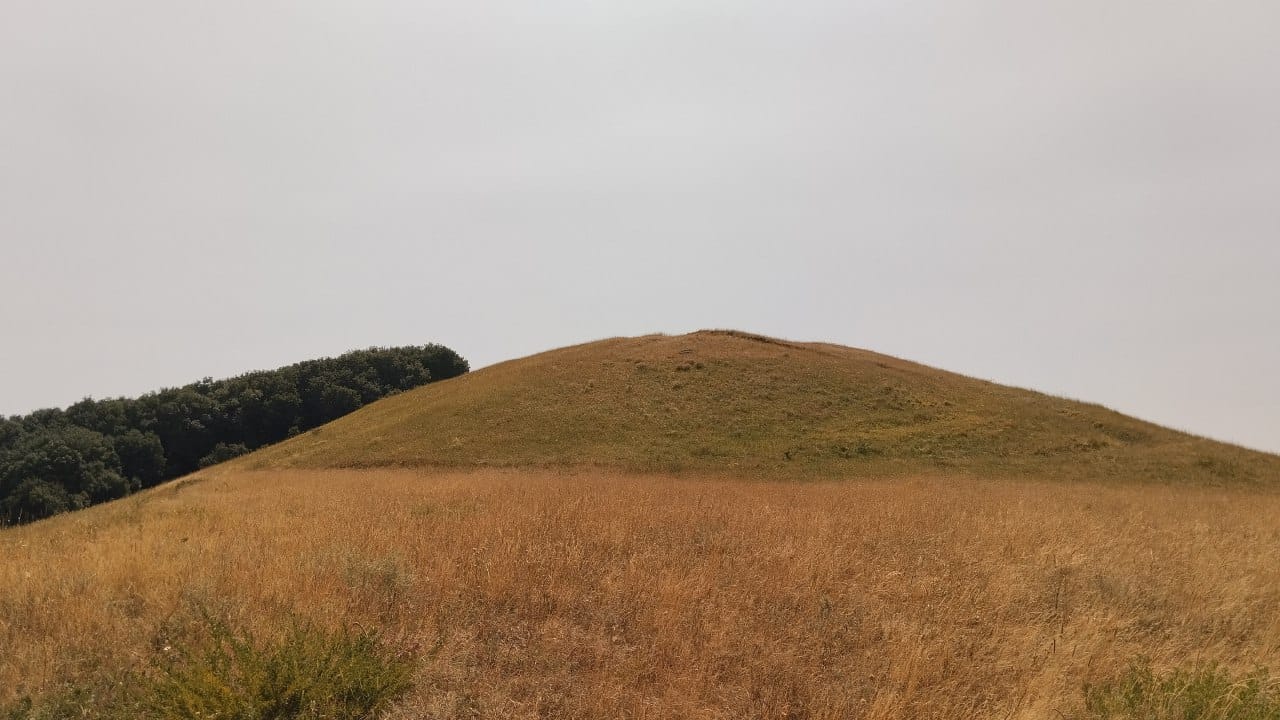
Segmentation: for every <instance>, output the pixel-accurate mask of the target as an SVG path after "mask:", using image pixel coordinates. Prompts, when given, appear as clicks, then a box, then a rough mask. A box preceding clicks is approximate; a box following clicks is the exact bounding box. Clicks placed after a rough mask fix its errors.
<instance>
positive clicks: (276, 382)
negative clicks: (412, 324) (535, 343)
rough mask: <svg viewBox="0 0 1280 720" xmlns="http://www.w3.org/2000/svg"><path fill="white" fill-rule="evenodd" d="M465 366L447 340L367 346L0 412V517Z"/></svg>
mask: <svg viewBox="0 0 1280 720" xmlns="http://www.w3.org/2000/svg"><path fill="white" fill-rule="evenodd" d="M468 369H469V368H468V365H467V361H466V360H464V359H463V358H462V357H461V356H459V355H458V354H457V353H456V352H454V351H453V350H450V349H449V348H447V347H444V346H443V345H434V344H433V345H424V346H420V347H418V346H411V347H399V348H370V349H368V350H357V351H355V352H350V353H347V354H345V355H342V356H339V357H336V358H323V359H320V360H309V361H306V362H301V363H297V364H295V365H290V366H288V367H283V368H280V369H278V370H267V371H259V372H251V373H247V374H245V375H240V376H238V377H234V378H230V379H227V380H216V381H215V380H212V379H210V378H205V379H204V380H201V381H200V382H196V383H192V384H190V385H185V386H183V387H178V388H166V389H164V390H160V391H158V392H153V393H148V394H146V395H143V396H142V397H138V398H107V399H104V400H93V399H85V400H81V401H80V402H78V403H76V404H74V405H72V406H71V407H68V408H66V409H65V410H61V409H47V410H37V411H35V412H33V413H31V414H29V415H23V416H13V417H9V418H3V417H0V524H17V523H24V522H31V521H33V520H39V519H41V518H45V517H48V516H50V515H55V514H57V513H61V512H66V511H69V510H78V509H80V508H85V507H88V506H90V505H93V504H95V503H100V502H105V501H107V500H113V499H115V498H119V497H123V496H125V495H128V494H129V493H132V492H135V491H137V490H140V489H142V488H147V487H151V486H152V485H156V484H158V483H160V482H163V481H165V480H169V479H172V478H175V477H178V476H181V475H185V474H187V473H189V472H192V471H194V470H196V469H199V468H201V467H207V466H209V465H213V464H216V463H219V462H223V461H225V460H230V459H231V458H234V457H236V456H238V455H243V454H244V453H247V452H250V451H252V450H255V449H257V448H260V447H262V446H264V445H268V444H271V443H275V442H279V441H281V440H284V439H286V438H289V437H292V436H293V435H297V434H298V433H300V432H303V431H306V430H309V429H311V428H314V427H317V426H319V425H322V424H324V423H327V422H329V421H330V420H334V419H336V418H339V417H341V416H343V415H346V414H347V413H349V412H351V411H353V410H356V409H358V408H360V407H361V406H363V405H366V404H368V403H371V402H373V401H374V400H378V399H380V398H383V397H386V396H387V395H392V394H394V393H397V392H401V391H403V390H409V389H411V388H415V387H418V386H419V385H423V384H426V383H429V382H433V381H436V380H444V379H447V378H451V377H455V376H457V375H461V374H463V373H465V372H467V370H468Z"/></svg>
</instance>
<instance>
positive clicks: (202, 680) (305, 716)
mask: <svg viewBox="0 0 1280 720" xmlns="http://www.w3.org/2000/svg"><path fill="white" fill-rule="evenodd" d="M412 671H413V661H412V659H411V658H410V657H409V656H408V655H407V654H404V653H394V652H392V651H391V649H390V648H388V647H387V646H385V645H384V644H383V643H382V642H381V640H380V639H379V637H378V636H377V635H376V634H375V633H371V632H364V631H353V630H339V631H334V632H331V631H326V630H323V629H320V628H317V627H315V626H312V625H307V624H300V623H299V624H294V625H293V626H292V628H291V629H290V630H289V632H288V633H287V634H286V635H285V636H284V638H282V639H281V640H280V641H279V642H278V643H275V644H263V643H260V642H258V641H256V640H255V638H253V637H252V636H250V635H249V634H247V633H243V632H237V631H235V630H233V629H232V628H230V627H229V626H228V625H227V624H226V623H224V622H221V621H217V620H211V619H210V620H207V622H206V623H205V626H204V627H203V629H202V631H201V632H200V637H198V638H197V639H196V641H195V642H194V643H193V644H192V645H190V646H188V647H184V648H180V649H179V648H166V649H165V650H164V651H163V652H162V654H161V655H160V656H159V657H158V658H157V661H156V662H155V663H153V666H152V667H151V668H149V669H148V670H147V671H145V672H139V673H132V674H129V675H128V676H125V677H124V678H123V679H121V680H118V681H116V682H115V683H110V682H108V683H103V682H92V683H85V684H84V685H82V686H69V687H66V688H65V689H63V690H62V691H61V692H57V693H54V694H51V695H49V696H46V697H45V698H44V699H43V700H42V701H41V702H39V703H38V704H37V703H34V702H32V701H31V699H29V698H24V699H22V700H20V701H18V702H17V703H15V704H13V705H11V706H10V707H8V708H5V709H3V710H0V720H54V719H55V718H72V717H75V718H91V719H95V720H123V719H124V718H130V719H133V718H137V719H138V720H187V719H189V718H217V719H218V720H364V719H365V718H372V717H374V715H375V713H378V712H380V711H382V710H384V709H385V708H386V707H387V705H388V704H389V703H390V702H391V701H392V700H394V699H395V698H396V697H398V696H399V695H401V694H403V693H404V692H405V691H406V690H408V688H409V686H410V678H411V674H412ZM113 685H114V686H116V687H114V688H113V687H112V686H113Z"/></svg>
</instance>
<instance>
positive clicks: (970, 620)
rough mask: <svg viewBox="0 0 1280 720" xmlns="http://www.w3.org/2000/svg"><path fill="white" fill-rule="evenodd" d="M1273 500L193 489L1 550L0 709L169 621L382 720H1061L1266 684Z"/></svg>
mask: <svg viewBox="0 0 1280 720" xmlns="http://www.w3.org/2000/svg"><path fill="white" fill-rule="evenodd" d="M1277 558H1280V494H1277V493H1275V492H1269V491H1263V490H1257V489H1220V488H1218V489H1210V488H1196V487H1166V486H1152V485H1143V486H1134V487H1118V486H1107V485H1093V484H1083V483H1082V484H1057V483H1055V484H1040V483H1032V482H1011V481H999V482H995V481H992V482H983V481H976V480H962V479H949V478H918V479H912V480H892V481H889V480H885V481H860V482H842V483H821V482H815V483H787V482H746V481H730V480H713V479H692V478H671V477H661V476H634V475H623V474H608V475H598V474H590V473H587V472H585V471H583V472H578V473H575V474H566V473H554V472H550V471H547V472H517V471H509V472H500V471H478V472H457V473H431V472H427V471H409V470H378V471H301V470H286V471H277V472H228V471H222V472H219V471H217V470H214V471H210V472H207V473H206V474H205V476H204V479H198V480H196V481H194V482H193V481H184V482H180V483H178V484H171V485H167V486H164V487H161V488H158V489H156V490H155V491H151V492H148V493H145V494H143V495H140V496H136V497H134V498H129V499H126V500H123V501H119V502H116V503H112V504H110V505H106V506H102V507H98V508H93V509H90V510H88V511H86V512H83V513H76V514H73V515H69V516H64V517H60V518H56V519H54V520H52V521H47V522H43V523H37V524H35V525H32V526H28V527H22V528H15V529H9V530H4V531H0V706H3V704H4V703H5V702H8V701H12V700H14V699H15V698H17V697H19V696H20V695H23V694H31V695H33V696H34V697H37V698H38V697H40V696H41V695H44V694H48V693H50V692H53V691H55V690H56V689H57V688H58V687H59V684H60V683H62V682H65V681H68V680H75V681H79V680H82V679H85V678H95V677H97V678H110V677H111V676H112V673H114V672H119V671H121V670H122V669H127V668H137V667H144V666H145V665H146V663H147V662H148V661H149V659H150V658H152V657H153V656H154V655H155V654H157V653H162V652H165V649H166V647H167V646H168V644H169V643H170V642H172V640H171V638H172V637H176V636H180V635H181V633H182V627H183V623H186V622H188V620H189V618H191V617H193V613H194V612H196V609H200V610H201V611H203V612H211V613H215V614H217V616H218V617H221V618H225V619H226V620H227V621H228V622H231V623H234V624H235V625H236V626H238V627H243V628H246V629H247V630H250V631H252V632H254V633H257V634H259V635H262V636H272V635H281V634H283V633H285V632H286V631H287V628H288V627H289V624H290V623H291V622H296V620H297V619H298V618H303V619H305V620H307V621H310V622H314V623H317V624H319V625H322V626H329V627H334V628H337V627H342V626H346V627H362V628H363V627H376V628H378V629H380V631H381V633H382V634H383V636H384V637H387V638H390V639H391V640H393V641H394V642H395V643H397V645H398V646H399V647H409V648H414V652H415V654H416V656H417V658H418V662H417V666H416V671H415V673H416V674H415V682H414V688H413V690H412V691H411V692H410V694H409V695H407V696H405V697H404V698H403V699H402V700H401V702H400V705H399V707H397V709H396V710H394V711H393V713H392V715H391V717H392V718H396V719H398V720H399V719H407V718H418V717H427V718H464V717H467V718H469V717H484V718H536V717H547V718H708V719H710V718H726V719H727V718H746V717H760V718H886V719H887V718H948V719H953V718H1054V717H1067V718H1071V717H1074V716H1076V715H1078V713H1079V712H1080V710H1081V702H1082V686H1083V684H1084V683H1086V682H1090V681H1097V680H1102V679H1106V678H1109V677H1113V676H1116V675H1117V674H1119V673H1122V672H1123V671H1124V670H1125V668H1126V667H1127V666H1128V664H1129V663H1130V662H1131V661H1132V660H1133V659H1134V658H1136V657H1138V656H1140V655H1145V656H1148V657H1149V658H1150V659H1151V661H1152V664H1153V665H1154V666H1155V667H1156V668H1164V667H1175V666H1177V667H1185V666H1188V665H1194V664H1196V663H1199V662H1208V661H1212V662H1218V663H1221V664H1222V665H1223V666H1224V667H1226V668H1229V669H1232V670H1233V671H1234V670H1240V671H1246V670H1248V669H1250V668H1253V667H1254V666H1257V665H1266V664H1271V665H1273V666H1274V665H1276V664H1278V662H1277V661H1280V563H1278V562H1277Z"/></svg>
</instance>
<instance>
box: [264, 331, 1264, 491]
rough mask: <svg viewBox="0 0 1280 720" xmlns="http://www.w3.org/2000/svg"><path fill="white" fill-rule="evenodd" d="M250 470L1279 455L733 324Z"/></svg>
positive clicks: (324, 430)
mask: <svg viewBox="0 0 1280 720" xmlns="http://www.w3.org/2000/svg"><path fill="white" fill-rule="evenodd" d="M244 462H246V463H247V464H248V465H249V466H250V467H257V468H280V467H299V468H319V467H380V466H445V467H466V466H521V467H530V466H533V467H566V466H586V467H609V468H617V469H625V470H642V471H662V472H668V471H670V472H678V471H687V470H692V471H700V472H712V473H726V474H735V475H761V476H769V477H778V476H794V477H862V476H872V475H884V474H899V473H902V474H906V473H910V474H920V473H926V474H982V475H1000V476H1020V477H1034V478H1051V479H1112V478H1114V479H1121V480H1124V479H1131V480H1156V481H1189V482H1209V483H1227V482H1231V483H1235V482H1264V481H1271V480H1277V479H1280V456H1275V455H1269V454H1266V453H1261V452H1255V451H1251V450H1246V449H1244V448H1240V447H1236V446H1232V445H1228V444H1225V443H1219V442H1215V441H1211V440H1206V439H1203V438H1199V437H1195V436H1192V435H1188V434H1185V433H1181V432H1177V431H1174V430H1170V429H1167V428H1163V427H1160V426H1157V425H1154V424H1151V423H1147V422H1143V421H1140V420H1137V419H1134V418H1131V417H1128V416H1125V415H1122V414H1120V413H1117V412H1114V411H1111V410H1108V409H1106V408H1103V407H1101V406H1098V405H1092V404H1087V403H1082V402H1075V401H1071V400H1065V399H1061V398H1056V397H1051V396H1048V395H1044V394H1042V393H1037V392H1033V391H1029V390H1022V389H1017V388H1011V387H1006V386H1002V385H997V384H994V383H991V382H986V381H982V380H977V379H973V378H969V377H965V376H962V375H957V374H954V373H950V372H945V371H942V370H937V369H934V368H930V367H926V366H923V365H919V364H916V363H912V362H908V361H905V360H901V359H897V358H893V357H889V356H886V355H881V354H877V353H874V352H869V351H866V350H858V349H854V348H848V347H842V346H837V345H830V344H823V343H798V342H788V341H783V340H777V339H773V338H768V337H763V336H759V335H752V334H748V333H743V332H737V331H719V330H713V331H700V332H695V333H691V334H688V335H680V336H668V335H646V336H642V337H635V338H614V339H608V340H602V341H598V342H592V343H587V344H584V345H576V346H572V347H567V348H562V349H559V350H553V351H550V352H545V353H541V354H538V355H534V356H531V357H527V358H522V359H519V360H512V361H509V362H504V363H501V364H498V365H494V366H491V367H487V368H483V369H481V370H477V371H474V372H471V373H469V374H466V375H463V376H460V377H457V378H454V379H451V380H447V381H444V382H440V383H436V384H433V385H429V386H425V387H422V388H418V389H415V390H411V391H408V392H404V393H401V394H399V395H395V396H393V397H389V398H386V399H384V400H381V401H379V402H376V403H374V404H372V405H370V406H368V407H365V408H363V409H361V410H359V411H357V412H355V413H353V414H351V415H348V416H346V417H344V418H341V419H339V420H336V421H334V422H332V423H330V424H328V425H326V426H323V427H321V428H317V429H315V430H312V431H310V432H308V433H305V434H303V435H301V436H298V437H296V438H294V439H292V440H290V441H287V442H285V443H282V444H280V445H277V446H274V447H271V448H267V449H265V450H263V451H261V452H259V453H256V454H254V455H252V456H249V457H248V458H245V460H244Z"/></svg>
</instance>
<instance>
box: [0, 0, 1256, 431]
mask: <svg viewBox="0 0 1280 720" xmlns="http://www.w3.org/2000/svg"><path fill="white" fill-rule="evenodd" d="M1277 27H1280V4H1277V3H1276V2H1275V0H1256V1H1253V0H1228V1H1227V2H1215V3H1210V2H1207V1H1206V0H1197V1H1194V2H1193V1H1190V0H1126V2H1114V1H1113V0H1038V1H1037V2H1027V1H1026V0H998V1H997V0H970V1H969V2H954V1H952V0H933V1H930V2H925V1H921V2H911V1H909V0H899V1H897V2H890V1H889V0H866V1H863V2H858V1H857V0H841V1H838V2H836V1H833V2H817V1H795V0H786V1H783V0H776V1H775V2H752V1H750V0H732V1H730V0H718V1H706V2H697V1H696V0H695V1H690V0H681V1H679V2H676V1H674V0H645V2H634V3H622V2H609V1H607V0H595V1H593V2H587V1H586V0H581V1H577V2H575V1H568V0H537V1H536V2H531V1H530V0H519V1H512V2H485V1H483V0H481V1H477V0H466V1H465V2H455V3H448V4H437V3H431V2H420V1H419V2H409V1H408V0H405V1H403V2H391V1H370V0H361V1H360V2H352V1H351V0H344V1H343V2H335V1H331V0H272V1H269V2H262V1H261V0H257V1H254V2H233V1H227V2H216V3H213V2H190V1H189V0H116V1H115V2H110V3H103V2H96V1H92V0H71V1H68V0H0V290H2V294H0V412H4V413H16V412H25V411H29V410H31V409H33V408H36V407H41V406H51V405H65V404H67V403H69V402H73V401H75V400H77V399H79V398H81V397H84V396H86V395H92V396H95V397H102V396H107V395H118V394H136V393H139V392H142V391H146V390H150V389H155V388H157V387H160V386H164V385H174V384H180V383H184V382H188V381H191V380H195V379H197V378H200V377H202V376H206V375H209V376H215V377H221V376H227V375H232V374H236V373H239V372H243V371H246V370H250V369H255V368H266V367H274V366H277V365H282V364H287V363H289V362H293V361H297V360H302V359H306V358H310V357H314V356H319V355H326V354H336V353H339V352H341V351H344V350H347V349H351V348H356V347H364V346H369V345H398V344H410V343H415V344H418V343H424V342H431V341H436V342H442V343H445V344H447V345H449V346H451V347H453V348H455V349H457V350H458V351H459V352H461V353H462V354H463V355H465V356H466V357H468V358H470V359H471V361H472V363H473V365H474V366H482V365H485V364H488V363H492V362H496V361H499V360H503V359H507V358H512V357H517V356H520V355H525V354H529V353H531V352H535V351H538V350H543V349H547V348H551V347H555V346H559V345H564V344H568V343H572V342H580V341H586V340H592V339H597V338H601V337H606V336H613V335H634V334H641V333H646V332H658V331H660V332H669V333H677V332H685V331H689V330H694V329H697V328H702V327H735V328H741V329H746V330H752V331H755V332H761V333H766V334H772V335H779V336H784V337H788V338H794V339H807V340H827V341H832V342H838V343H843V344H849V345H854V346H859V347H865V348H870V349H874V350H879V351H882V352H887V353H890V354H894V355H899V356H903V357H907V358H911V359H914V360H919V361H922V362H926V363H929V364H932V365H937V366H940V367H944V368H947V369H951V370H957V371H960V372H964V373H967V374H971V375H977V376H980V377H985V378H989V379H993V380H997V381H1000V382H1005V383H1010V384H1016V385H1021V386H1027V387H1033V388H1036V389H1040V390H1045V391H1048V392H1053V393H1055V394H1061V395H1067V396H1071V397H1076V398H1081V399H1087V400H1092V401H1096V402H1101V403H1103V404H1106V405H1109V406H1112V407H1115V408H1117V409H1120V410H1123V411H1125V412H1129V413H1132V414H1136V415H1138V416H1141V417H1144V418H1147V419H1151V420H1155V421H1159V422H1162V423H1164V424H1168V425H1172V426H1175V427H1178V428H1182V429H1188V430H1192V431H1195V432H1198V433H1202V434H1207V435H1210V436H1214V437H1218V438H1223V439H1228V440H1233V441H1236V442H1240V443H1244V444H1247V445H1251V446H1255V447H1259V448H1264V449H1270V450H1273V451H1280V321H1278V318H1277V315H1278V311H1280V42H1277V39H1276V29H1277Z"/></svg>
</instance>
